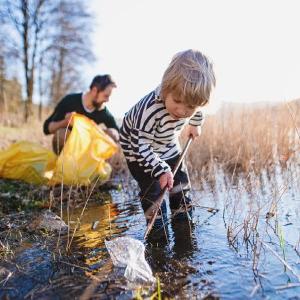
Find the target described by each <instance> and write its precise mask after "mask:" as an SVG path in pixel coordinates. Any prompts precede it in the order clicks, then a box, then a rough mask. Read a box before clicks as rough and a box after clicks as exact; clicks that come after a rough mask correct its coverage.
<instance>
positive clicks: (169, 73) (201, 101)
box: [160, 49, 216, 106]
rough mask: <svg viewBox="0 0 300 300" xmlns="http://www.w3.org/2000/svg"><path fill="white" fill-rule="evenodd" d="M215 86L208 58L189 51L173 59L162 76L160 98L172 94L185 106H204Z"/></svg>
mask: <svg viewBox="0 0 300 300" xmlns="http://www.w3.org/2000/svg"><path fill="white" fill-rule="evenodd" d="M215 84H216V79H215V74H214V71H213V67H212V64H211V63H210V61H209V60H208V58H207V57H206V56H205V55H203V54H202V53H201V52H200V51H197V50H191V49H190V50H186V51H183V52H179V53H177V54H176V55H175V56H174V57H173V59H172V61H171V63H170V65H169V66H168V68H167V70H166V71H165V73H164V75H163V78H162V83H161V92H160V96H161V97H162V100H164V99H165V97H166V96H167V95H168V94H169V93H172V96H173V97H175V98H178V99H181V100H182V101H183V102H184V103H185V104H187V105H190V106H204V105H206V104H207V103H208V101H209V97H210V93H211V90H212V88H213V86H215Z"/></svg>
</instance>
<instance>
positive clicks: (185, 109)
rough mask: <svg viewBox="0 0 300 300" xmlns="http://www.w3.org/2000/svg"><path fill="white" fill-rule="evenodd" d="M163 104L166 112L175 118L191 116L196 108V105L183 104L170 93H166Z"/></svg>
mask: <svg viewBox="0 0 300 300" xmlns="http://www.w3.org/2000/svg"><path fill="white" fill-rule="evenodd" d="M165 106H166V109H167V111H168V113H169V114H170V115H171V117H172V118H173V119H175V120H179V119H185V118H189V117H191V116H192V115H193V114H194V113H195V112H196V110H197V108H198V106H189V105H187V104H185V103H184V102H183V101H182V100H181V99H179V98H176V97H175V96H173V95H172V93H169V94H167V96H166V98H165Z"/></svg>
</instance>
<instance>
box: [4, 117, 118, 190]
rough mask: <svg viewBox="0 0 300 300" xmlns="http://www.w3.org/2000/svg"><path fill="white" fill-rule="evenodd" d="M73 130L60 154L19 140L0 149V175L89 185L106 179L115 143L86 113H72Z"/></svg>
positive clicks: (31, 180) (45, 181)
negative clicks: (4, 148) (0, 150)
mask: <svg viewBox="0 0 300 300" xmlns="http://www.w3.org/2000/svg"><path fill="white" fill-rule="evenodd" d="M73 118H74V119H73V129H72V132H71V134H70V135H69V137H68V139H67V142H66V144H65V146H64V148H63V151H62V152H61V153H60V155H59V157H58V158H57V156H56V155H55V154H54V153H53V152H52V151H49V150H47V149H45V148H43V147H41V146H39V145H37V144H34V143H31V142H26V141H22V142H18V143H16V144H13V145H11V146H10V147H9V148H8V149H7V150H5V151H2V152H0V177H3V178H10V179H20V180H24V181H26V182H29V183H35V184H46V183H47V184H49V185H54V184H58V183H61V182H63V183H64V184H67V185H76V184H79V185H89V184H90V183H91V182H92V181H94V180H95V179H96V178H98V177H99V179H100V180H106V179H108V177H109V176H110V173H111V167H110V165H109V164H108V163H107V162H106V161H105V160H106V159H108V158H110V157H111V156H112V155H113V154H114V153H115V152H116V151H117V149H118V148H117V145H116V144H115V142H114V141H113V140H112V139H111V138H110V137H109V136H108V135H106V134H105V133H104V131H103V130H101V129H99V128H98V127H97V125H96V124H95V123H94V122H93V121H92V120H90V119H88V118H87V117H85V116H82V115H79V114H74V115H73Z"/></svg>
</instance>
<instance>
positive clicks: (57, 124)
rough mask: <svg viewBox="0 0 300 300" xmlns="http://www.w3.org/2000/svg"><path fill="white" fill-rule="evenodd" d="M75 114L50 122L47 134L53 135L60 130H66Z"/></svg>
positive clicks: (68, 114)
mask: <svg viewBox="0 0 300 300" xmlns="http://www.w3.org/2000/svg"><path fill="white" fill-rule="evenodd" d="M74 113H75V112H69V113H67V114H66V115H65V118H64V119H63V120H61V121H52V122H50V123H49V125H48V130H49V133H55V132H56V131H57V130H58V129H60V128H66V127H68V125H69V126H70V125H71V126H72V125H73V120H72V119H71V118H72V116H73V114H74Z"/></svg>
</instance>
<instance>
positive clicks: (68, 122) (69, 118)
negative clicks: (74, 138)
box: [64, 111, 75, 127]
mask: <svg viewBox="0 0 300 300" xmlns="http://www.w3.org/2000/svg"><path fill="white" fill-rule="evenodd" d="M74 114H75V112H74V111H72V112H69V113H67V114H66V115H65V119H64V121H65V123H64V124H65V127H67V126H68V125H71V126H72V125H73V120H72V117H73V115H74Z"/></svg>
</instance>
